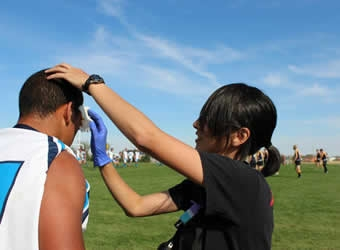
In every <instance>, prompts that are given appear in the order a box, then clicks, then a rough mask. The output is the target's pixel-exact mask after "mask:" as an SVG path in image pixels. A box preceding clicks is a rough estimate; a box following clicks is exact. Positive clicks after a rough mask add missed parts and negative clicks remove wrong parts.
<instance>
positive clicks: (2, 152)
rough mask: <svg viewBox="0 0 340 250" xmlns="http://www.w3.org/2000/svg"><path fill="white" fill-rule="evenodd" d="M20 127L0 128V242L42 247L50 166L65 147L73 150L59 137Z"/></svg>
mask: <svg viewBox="0 0 340 250" xmlns="http://www.w3.org/2000/svg"><path fill="white" fill-rule="evenodd" d="M19 127H20V128H8V129H1V130H0V242H1V243H0V244H1V249H39V241H38V239H39V215H40V208H41V202H42V199H43V194H44V186H45V181H46V178H47V172H48V169H49V166H50V164H51V163H52V161H53V160H54V159H55V158H56V157H57V156H58V155H59V154H60V153H61V152H62V151H63V150H65V149H67V150H68V151H70V152H72V151H71V150H70V149H69V148H68V147H67V146H66V145H64V144H63V143H62V142H61V141H59V140H58V139H57V138H55V137H51V136H47V135H45V134H43V133H40V132H38V131H35V130H33V129H32V128H30V127H28V126H25V125H23V126H19ZM55 210H56V212H57V211H58V208H57V207H56V208H55ZM85 221H87V218H86V219H85Z"/></svg>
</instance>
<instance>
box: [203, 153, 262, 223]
mask: <svg viewBox="0 0 340 250" xmlns="http://www.w3.org/2000/svg"><path fill="white" fill-rule="evenodd" d="M200 157H201V161H202V166H203V176H204V177H203V178H204V179H203V186H204V188H205V192H206V204H205V208H206V210H205V213H206V215H207V216H210V215H216V214H219V215H220V216H221V217H224V219H226V220H229V221H230V220H235V219H236V220H237V218H239V215H240V212H241V211H242V210H243V209H244V208H245V207H246V208H247V209H249V203H248V202H251V201H250V200H251V199H253V197H255V196H256V192H257V189H254V186H255V187H256V186H257V185H254V182H256V180H257V179H258V178H257V177H256V175H258V174H259V173H258V171H256V170H254V169H252V168H251V167H250V166H249V165H248V164H245V163H244V162H242V161H235V160H232V159H230V158H228V157H224V156H221V155H217V154H211V153H205V152H200Z"/></svg>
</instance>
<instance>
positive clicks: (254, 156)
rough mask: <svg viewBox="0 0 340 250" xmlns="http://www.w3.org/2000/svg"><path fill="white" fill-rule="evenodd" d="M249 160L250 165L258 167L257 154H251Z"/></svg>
mask: <svg viewBox="0 0 340 250" xmlns="http://www.w3.org/2000/svg"><path fill="white" fill-rule="evenodd" d="M248 162H249V165H250V167H252V168H255V169H256V155H255V154H252V155H249V157H248Z"/></svg>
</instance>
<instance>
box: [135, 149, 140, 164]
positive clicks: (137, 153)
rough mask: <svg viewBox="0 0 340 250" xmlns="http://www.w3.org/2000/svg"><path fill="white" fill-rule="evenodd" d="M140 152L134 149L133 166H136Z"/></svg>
mask: <svg viewBox="0 0 340 250" xmlns="http://www.w3.org/2000/svg"><path fill="white" fill-rule="evenodd" d="M139 157H140V152H139V151H138V150H135V167H138V162H139Z"/></svg>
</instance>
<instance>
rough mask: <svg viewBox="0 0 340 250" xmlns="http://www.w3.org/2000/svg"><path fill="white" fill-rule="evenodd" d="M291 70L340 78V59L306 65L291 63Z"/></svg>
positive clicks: (322, 76) (303, 73)
mask: <svg viewBox="0 0 340 250" xmlns="http://www.w3.org/2000/svg"><path fill="white" fill-rule="evenodd" d="M288 68H289V70H291V71H292V72H294V73H296V74H301V75H309V76H313V77H321V78H340V60H339V59H335V60H331V61H328V62H326V63H320V64H312V65H305V66H296V65H289V66H288Z"/></svg>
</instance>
